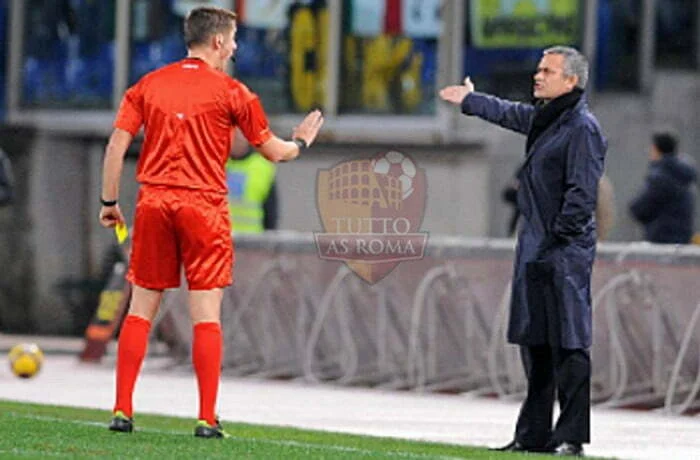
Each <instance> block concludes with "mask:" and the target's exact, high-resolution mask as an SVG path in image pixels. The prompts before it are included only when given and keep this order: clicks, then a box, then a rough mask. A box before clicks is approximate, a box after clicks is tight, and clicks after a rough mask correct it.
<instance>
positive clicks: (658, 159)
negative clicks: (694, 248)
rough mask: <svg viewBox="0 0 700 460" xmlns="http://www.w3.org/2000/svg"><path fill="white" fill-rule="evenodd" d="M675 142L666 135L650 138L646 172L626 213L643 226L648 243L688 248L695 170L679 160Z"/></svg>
mask: <svg viewBox="0 0 700 460" xmlns="http://www.w3.org/2000/svg"><path fill="white" fill-rule="evenodd" d="M677 146H678V140H677V138H676V136H675V135H674V134H672V133H670V132H665V131H660V132H657V133H655V134H654V135H653V136H652V144H651V148H650V150H649V160H650V163H649V172H648V174H647V177H646V180H645V183H644V187H643V188H642V191H641V192H640V193H639V195H637V197H636V198H635V199H634V200H632V202H631V203H630V212H631V213H632V216H633V217H634V218H635V220H637V221H638V222H639V223H641V224H642V225H644V239H645V240H647V241H649V242H651V243H661V244H688V243H690V240H691V238H692V236H693V219H694V213H695V193H694V187H693V184H694V183H695V180H696V177H697V173H696V171H695V168H694V167H693V166H692V165H691V164H690V163H688V162H687V161H684V160H683V159H681V158H679V156H678V154H677Z"/></svg>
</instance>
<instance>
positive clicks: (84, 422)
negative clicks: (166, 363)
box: [0, 412, 464, 460]
mask: <svg viewBox="0 0 700 460" xmlns="http://www.w3.org/2000/svg"><path fill="white" fill-rule="evenodd" d="M6 414H7V415H11V416H13V417H18V418H25V419H30V420H42V421H47V422H63V423H72V424H74V425H84V426H95V427H100V428H106V427H107V424H106V423H101V422H92V421H89V420H67V419H63V418H58V417H50V416H46V415H29V414H21V413H18V412H6ZM136 431H137V432H142V433H157V434H169V435H178V436H192V434H191V433H185V432H182V431H168V430H159V429H157V428H138V429H136ZM227 439H233V440H236V441H243V442H253V443H258V444H271V445H276V446H287V447H302V448H305V449H318V450H333V451H336V452H346V453H356V454H359V455H367V456H370V455H385V456H388V457H399V458H430V459H436V460H464V457H452V456H449V455H438V456H435V455H430V454H419V453H412V452H390V451H375V450H368V449H360V448H358V447H348V446H338V445H335V444H312V443H307V442H300V441H283V440H277V439H259V438H243V437H239V436H233V435H229V436H228V438H227ZM0 453H18V454H20V455H21V454H26V455H33V454H34V453H37V454H40V453H43V452H38V451H28V450H22V451H20V452H15V451H3V450H0ZM53 456H60V457H63V456H65V455H64V454H58V453H54V454H53Z"/></svg>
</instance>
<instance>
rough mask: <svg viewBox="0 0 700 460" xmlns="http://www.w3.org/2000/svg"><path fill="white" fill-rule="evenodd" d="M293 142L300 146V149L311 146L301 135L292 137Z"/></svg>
mask: <svg viewBox="0 0 700 460" xmlns="http://www.w3.org/2000/svg"><path fill="white" fill-rule="evenodd" d="M292 142H294V143H295V144H296V145H298V146H299V150H301V149H305V148H308V147H309V144H307V143H306V141H305V140H304V139H302V138H300V137H295V138H294V139H292Z"/></svg>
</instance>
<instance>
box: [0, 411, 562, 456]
mask: <svg viewBox="0 0 700 460" xmlns="http://www.w3.org/2000/svg"><path fill="white" fill-rule="evenodd" d="M110 415H111V414H110V413H109V412H108V411H105V410H93V409H81V408H74V407H59V406H44V405H37V404H27V403H21V402H14V401H4V400H0V427H2V428H1V430H2V431H1V432H2V435H1V436H0V458H3V459H6V458H18V459H31V458H36V459H46V458H129V459H137V458H138V459H158V460H165V459H175V458H182V459H185V458H186V459H202V460H204V459H216V458H221V459H232V458H236V459H239V458H240V459H305V460H306V459H334V460H335V459H350V458H353V459H354V458H363V459H365V458H370V459H371V458H389V459H443V460H447V459H482V460H486V459H492V460H500V459H513V460H516V459H527V460H541V459H548V458H552V457H551V456H549V455H533V454H506V453H500V452H491V451H488V450H487V449H484V448H476V447H468V446H456V445H448V444H438V443H428V442H416V441H407V440H401V439H393V438H379V437H369V436H357V435H349V434H340V433H330V432H320V431H310V430H300V429H295V428H286V427H274V426H262V425H250V424H243V423H224V428H225V429H226V431H227V432H228V433H229V434H231V435H232V437H231V438H227V439H198V438H195V437H194V436H193V434H192V433H193V429H194V420H192V419H184V418H176V417H165V416H159V415H146V414H137V415H136V417H135V421H136V431H135V432H134V433H131V434H126V433H112V432H109V431H108V430H107V423H108V421H109V419H110Z"/></svg>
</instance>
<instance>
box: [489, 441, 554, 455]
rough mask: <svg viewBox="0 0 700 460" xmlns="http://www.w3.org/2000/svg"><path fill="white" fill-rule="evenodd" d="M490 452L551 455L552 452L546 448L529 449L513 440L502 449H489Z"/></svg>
mask: <svg viewBox="0 0 700 460" xmlns="http://www.w3.org/2000/svg"><path fill="white" fill-rule="evenodd" d="M489 450H491V451H497V452H537V453H551V452H552V451H553V450H552V449H550V448H547V447H530V446H524V445H522V444H521V443H520V441H516V440H513V441H511V442H510V443H508V444H506V445H505V446H503V447H494V448H491V449H489Z"/></svg>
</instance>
